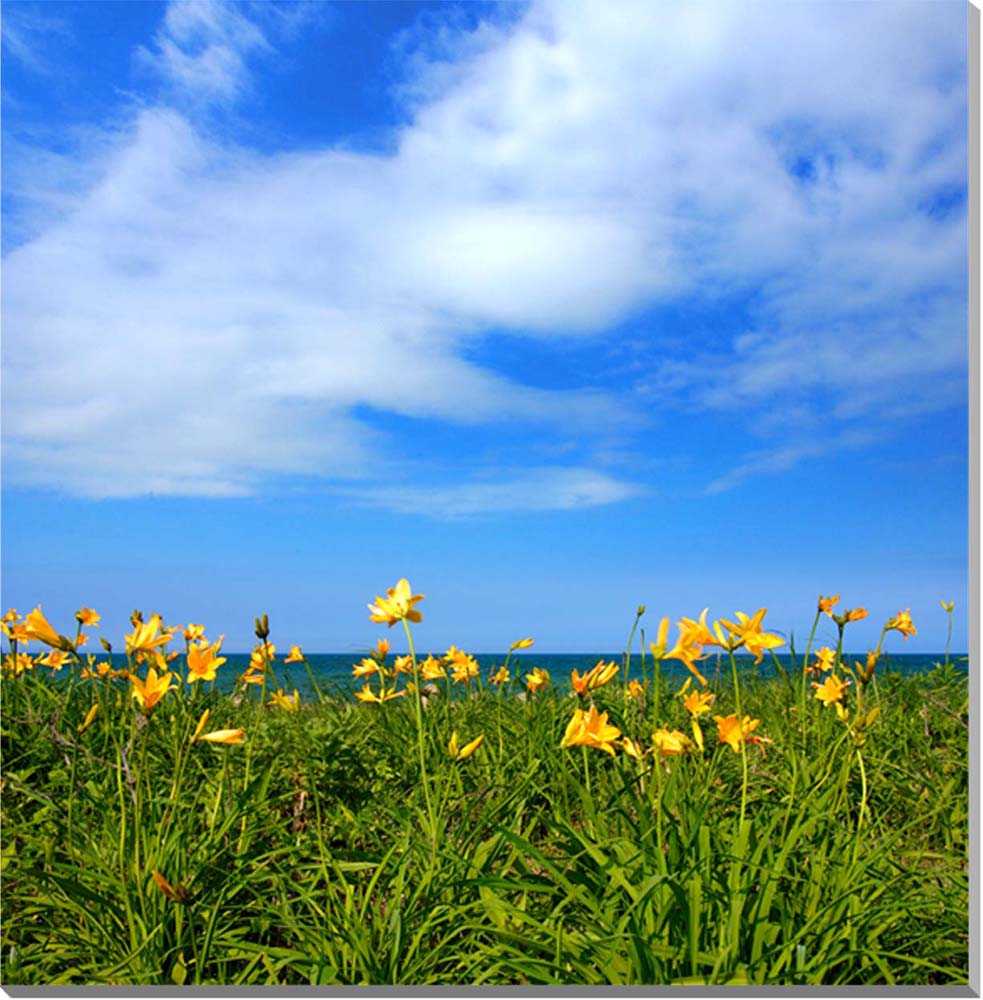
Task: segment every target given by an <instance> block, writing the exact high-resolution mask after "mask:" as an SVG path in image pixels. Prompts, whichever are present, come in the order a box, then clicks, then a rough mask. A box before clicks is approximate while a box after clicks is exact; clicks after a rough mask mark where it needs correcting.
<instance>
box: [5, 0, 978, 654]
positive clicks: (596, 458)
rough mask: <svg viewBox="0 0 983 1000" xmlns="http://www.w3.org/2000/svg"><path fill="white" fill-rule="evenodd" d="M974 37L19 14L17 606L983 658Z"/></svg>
mask: <svg viewBox="0 0 983 1000" xmlns="http://www.w3.org/2000/svg"><path fill="white" fill-rule="evenodd" d="M966 17H967V15H966V8H965V5H964V4H962V3H957V2H952V3H948V2H941V3H937V2H924V3H923V2H917V0H913V2H910V3H905V4H878V3H870V4H868V3H854V4H839V3H833V4H826V3H820V2H817V3H810V4H799V3H768V2H766V3H756V4H726V3H715V4H713V5H701V4H685V5H675V4H670V3H665V4H651V3H647V2H646V3H640V4H638V5H637V6H636V5H634V4H631V3H625V4H617V5H612V4H607V3H586V2H585V3H583V4H576V5H575V4H570V3H568V2H555V3H551V2H545V3H530V4H492V3H488V4H481V3H467V4H451V3H447V4H442V3H430V4H412V3H385V2H378V3H359V2H352V3H340V4H313V3H311V4H272V3H242V4H226V3H220V2H183V3H171V4H163V3H161V4H158V3H105V4H104V3H99V2H87V3H57V2H45V3H28V2H14V3H11V2H6V3H4V7H3V26H2V40H3V60H4V62H3V66H4V74H3V163H4V180H3V223H4V229H3V269H4V274H3V345H2V350H3V551H2V560H3V565H2V571H3V581H2V582H3V597H2V601H3V604H4V607H9V606H15V607H17V608H18V609H19V610H21V611H25V610H28V609H29V608H31V607H34V606H35V605H36V604H38V603H41V604H42V606H43V608H44V610H45V612H46V613H47V614H48V615H49V617H50V618H51V619H52V621H53V622H55V624H56V625H57V624H58V623H59V622H61V623H62V627H64V628H67V627H68V626H67V622H69V621H70V619H71V615H72V613H73V611H74V610H75V609H76V608H77V607H80V606H82V605H83V604H86V605H88V606H90V607H95V608H96V609H97V610H98V611H99V612H100V613H101V614H102V615H103V629H102V632H103V634H105V635H106V636H107V637H109V638H110V639H111V640H115V641H117V642H118V641H119V637H120V636H121V634H122V632H123V631H124V629H125V628H126V626H127V619H128V616H129V614H130V611H131V610H132V609H133V608H135V607H139V608H142V609H143V610H145V611H148V612H151V611H157V612H160V613H161V614H162V615H164V617H165V619H166V620H168V621H171V622H178V621H180V622H184V621H195V622H198V621H201V622H204V623H205V624H206V625H207V626H208V630H209V634H218V633H220V632H221V633H224V634H225V635H226V637H227V638H226V648H227V649H231V650H237V649H245V648H247V647H248V645H249V644H250V642H251V622H252V617H253V616H254V615H255V614H258V613H261V612H264V611H265V612H267V613H269V615H270V619H271V623H272V625H273V638H274V640H275V641H277V642H278V644H279V645H281V647H282V648H286V646H287V645H289V644H290V643H300V644H302V645H303V646H304V647H305V648H306V649H308V650H309V651H315V650H325V651H329V650H341V651H347V650H357V649H362V648H365V647H366V646H368V645H371V644H372V643H373V642H374V641H375V638H377V635H378V633H379V627H378V626H375V625H372V624H371V623H369V621H368V617H367V615H368V613H367V610H366V604H367V602H369V601H371V600H372V599H373V598H374V596H375V595H376V594H379V593H384V590H385V588H386V587H388V586H392V585H394V584H395V582H396V580H397V579H398V578H399V577H400V576H407V577H408V578H409V579H410V581H411V583H412V585H413V587H414V590H415V591H420V592H423V593H424V594H426V595H427V597H426V601H425V603H424V604H423V605H422V606H421V610H422V611H423V612H424V622H423V624H422V626H420V627H419V629H418V632H419V639H418V642H419V645H420V647H421V648H425V649H442V648H446V646H447V645H449V644H450V643H455V644H457V645H459V646H463V647H465V648H469V649H474V650H479V651H481V650H497V649H502V648H504V647H506V646H507V645H508V644H509V643H510V642H511V641H513V640H514V639H517V638H521V637H523V636H526V635H532V636H534V637H535V639H536V648H537V649H541V650H543V651H601V650H617V649H619V648H621V645H622V644H623V642H624V639H625V636H626V633H627V631H628V628H629V626H630V624H631V621H632V618H633V615H634V610H635V608H636V606H637V605H638V604H645V605H647V607H648V609H649V610H648V619H650V620H649V624H648V628H649V631H650V633H651V634H653V635H654V632H655V629H656V627H657V622H658V619H659V617H661V616H662V615H663V614H667V615H670V616H672V618H673V619H674V620H676V619H678V618H679V617H680V616H681V615H687V616H695V615H698V614H699V613H700V611H701V610H702V609H703V608H704V607H706V606H709V607H710V614H711V617H718V616H723V617H727V616H732V614H733V612H734V611H735V610H738V609H739V610H743V611H747V612H749V613H751V612H753V611H755V610H756V609H757V608H759V607H762V606H765V607H767V608H768V609H769V612H768V616H767V618H766V621H767V622H769V623H770V624H771V626H772V627H773V628H774V629H776V630H779V631H781V632H783V633H786V634H787V633H788V632H789V631H791V630H795V633H796V635H797V636H799V637H802V638H804V635H805V633H806V632H807V631H808V628H809V625H810V624H811V621H812V616H813V613H814V609H815V602H816V598H817V597H818V596H819V594H825V595H828V594H832V593H840V594H842V595H843V602H844V604H845V606H847V607H855V606H864V607H867V608H868V609H869V611H870V619H869V620H868V621H867V622H863V623H857V624H856V625H854V626H851V629H852V630H853V631H852V636H853V638H854V642H853V645H854V646H855V647H856V648H863V647H864V646H867V645H872V644H873V643H874V642H875V641H876V638H877V634H878V632H879V628H880V625H881V624H882V623H883V622H884V621H885V620H886V619H887V618H888V617H890V616H891V615H892V614H894V613H895V612H897V611H898V610H901V609H904V608H909V607H910V609H911V613H912V617H913V619H914V620H915V623H916V625H917V626H918V628H919V635H918V636H917V637H915V638H913V639H911V640H909V642H908V643H907V644H902V643H901V642H900V638H899V637H896V641H893V642H892V643H891V648H894V649H896V650H897V651H905V652H924V651H936V650H939V649H940V648H941V647H942V645H943V643H944V640H945V627H946V617H945V614H944V613H943V611H942V609H941V608H940V607H939V600H940V599H942V598H945V599H954V600H955V601H956V602H957V617H956V630H955V636H954V647H955V648H964V647H965V645H966V618H965V613H966V585H967V562H968V552H967V518H968V509H967V455H968V438H967V425H968V420H967V295H968V292H967V270H968V268H967V252H966V247H967V223H966V202H967V175H966V154H967V134H966V120H967V118H966V116H967V82H966V73H967V70H966V45H967V41H966ZM832 637H833V632H832V629H831V628H826V632H825V633H823V632H821V633H820V639H821V640H822V641H826V640H828V639H831V638H832ZM392 638H393V639H394V640H397V641H398V637H397V636H396V635H395V631H394V633H393V635H392ZM802 638H800V640H799V644H800V646H801V644H802Z"/></svg>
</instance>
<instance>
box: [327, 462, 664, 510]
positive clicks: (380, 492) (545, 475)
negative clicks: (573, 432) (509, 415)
mask: <svg viewBox="0 0 983 1000" xmlns="http://www.w3.org/2000/svg"><path fill="white" fill-rule="evenodd" d="M344 492H345V493H346V494H347V495H348V496H350V497H352V498H353V499H355V500H356V501H357V502H358V503H360V504H363V505H365V506H369V507H381V508H383V509H385V510H391V511H396V512H397V513H401V514H420V513H422V514H426V515H427V516H429V517H434V518H438V519H443V520H456V519H459V518H467V517H473V516H475V515H481V514H529V513H541V512H546V511H558V510H585V509H587V508H590V507H598V506H602V505H605V504H612V503H619V502H620V501H623V500H630V499H633V498H635V497H638V496H640V495H641V494H642V493H643V492H644V491H643V490H642V489H641V488H640V487H639V486H637V485H636V484H634V483H628V482H624V481H621V480H617V479H614V478H613V477H611V476H609V475H607V474H606V473H603V472H597V471H595V470H593V469H584V468H559V467H554V468H550V467H544V468H534V469H523V470H509V471H507V472H505V473H503V474H502V475H501V476H500V478H497V479H487V478H486V479H483V480H481V481H472V482H456V483H455V482H450V483H447V482H440V483H439V484H432V485H420V484H415V483H414V484H406V485H387V486H372V487H367V488H362V489H359V488H355V489H350V490H346V491H344Z"/></svg>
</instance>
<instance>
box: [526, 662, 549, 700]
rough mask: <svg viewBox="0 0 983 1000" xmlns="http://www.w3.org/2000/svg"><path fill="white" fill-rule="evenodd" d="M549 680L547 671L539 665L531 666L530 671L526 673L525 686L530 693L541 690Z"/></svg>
mask: <svg viewBox="0 0 983 1000" xmlns="http://www.w3.org/2000/svg"><path fill="white" fill-rule="evenodd" d="M549 682H550V675H549V671H548V670H543V669H542V668H541V667H533V668H532V673H531V674H526V687H527V688H528V689H529V693H530V694H535V693H536V692H537V691H542V689H543V688H544V687H546V685H547V684H549Z"/></svg>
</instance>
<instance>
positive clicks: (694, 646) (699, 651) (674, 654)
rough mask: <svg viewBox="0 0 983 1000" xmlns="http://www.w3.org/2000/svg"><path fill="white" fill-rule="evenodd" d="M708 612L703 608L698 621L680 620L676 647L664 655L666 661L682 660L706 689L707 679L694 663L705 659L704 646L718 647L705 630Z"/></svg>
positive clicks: (707, 609)
mask: <svg viewBox="0 0 983 1000" xmlns="http://www.w3.org/2000/svg"><path fill="white" fill-rule="evenodd" d="M709 610H710V609H709V608H704V609H703V614H701V615H700V618H699V620H698V621H694V620H693V619H692V618H680V619H679V621H678V622H677V626H676V627H677V628H678V629H679V638H678V639H677V640H676V645H675V646H674V647H673V648H672V649H671V650H670V651H669V652H668V653H666V654H665V659H667V660H682V661H683V663H685V664H686V669H687V670H689V672H690V673H691V674H692V675H693V676H694V677H695V678H696V679H697V680H698V681H699V682H700V684H702V685H703V686H704V687H706V684H707V679H706V678H705V677H704V676H703V674H701V673H700V671H699V670H697V668H696V666H695V662H696V661H697V660H702V659H704V658H705V657H704V655H703V647H704V646H719V645H720V643H719V642H718V640H717V639H716V638H715V637H714V635H713V633H712V632H711V631H710V629H709V628H707V623H706V618H707V612H708V611H709ZM655 653H656V650H655V649H653V650H652V655H653V656H654V655H655Z"/></svg>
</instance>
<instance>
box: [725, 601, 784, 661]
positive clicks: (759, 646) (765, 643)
mask: <svg viewBox="0 0 983 1000" xmlns="http://www.w3.org/2000/svg"><path fill="white" fill-rule="evenodd" d="M766 610H767V609H766V608H760V609H759V610H758V611H756V612H755V614H754V617H753V618H749V617H748V616H747V615H746V614H744V613H743V612H742V611H738V612H737V619H738V620H737V622H729V621H727V619H725V618H721V619H720V621H719V623H718V622H714V630H715V631H716V632H717V634H718V636H719V635H720V631H719V629H718V628H717V625H718V624H719V625H723V626H724V628H726V629H727V631H728V632H729V633H730V635H731V642H730V644H729V648H730V649H737V648H738V647H740V646H744V648H745V649H746V650H747V651H748V652H749V653H750V654H751V655H752V656H754V657H755V660H754V662H755V663H760V662H761V661H762V659H763V658H764V655H765V653H764V651H765V650H766V649H774V648H775V647H776V646H783V645H784V644H785V640H784V639H782V638H780V637H779V636H777V635H770V634H769V633H767V632H762V631H761V623H762V621H763V620H764V617H765V612H766ZM720 644H721V645H722V646H728V644H727V643H724V642H723V639H722V637H721V643H720Z"/></svg>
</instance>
